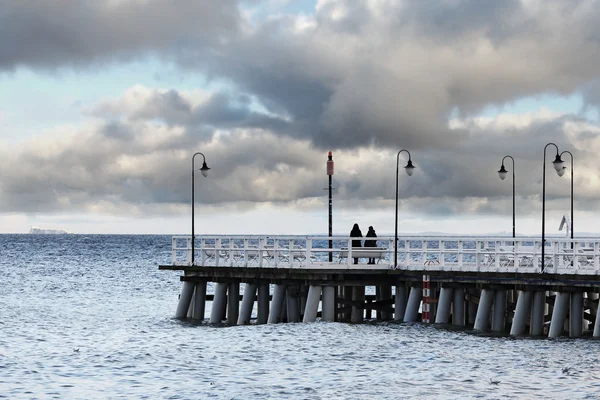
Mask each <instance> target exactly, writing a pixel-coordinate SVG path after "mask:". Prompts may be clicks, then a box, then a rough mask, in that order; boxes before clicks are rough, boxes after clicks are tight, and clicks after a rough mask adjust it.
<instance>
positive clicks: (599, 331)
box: [593, 305, 600, 337]
mask: <svg viewBox="0 0 600 400" xmlns="http://www.w3.org/2000/svg"><path fill="white" fill-rule="evenodd" d="M593 336H594V337H600V305H598V306H597V307H596V321H595V322H594V333H593Z"/></svg>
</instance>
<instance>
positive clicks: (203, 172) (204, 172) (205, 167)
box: [200, 161, 210, 178]
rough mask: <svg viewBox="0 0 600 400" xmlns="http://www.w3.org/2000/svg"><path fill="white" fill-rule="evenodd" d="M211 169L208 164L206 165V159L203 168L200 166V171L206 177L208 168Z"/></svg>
mask: <svg viewBox="0 0 600 400" xmlns="http://www.w3.org/2000/svg"><path fill="white" fill-rule="evenodd" d="M209 169H210V168H209V167H208V165H206V161H204V162H203V163H202V168H200V172H202V176H203V177H205V178H206V177H207V176H208V170H209Z"/></svg>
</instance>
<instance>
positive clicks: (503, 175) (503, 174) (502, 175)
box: [498, 164, 508, 180]
mask: <svg viewBox="0 0 600 400" xmlns="http://www.w3.org/2000/svg"><path fill="white" fill-rule="evenodd" d="M507 174H508V171H507V170H506V168H504V164H502V166H501V167H500V170H499V171H498V176H500V179H502V180H504V178H506V175H507Z"/></svg>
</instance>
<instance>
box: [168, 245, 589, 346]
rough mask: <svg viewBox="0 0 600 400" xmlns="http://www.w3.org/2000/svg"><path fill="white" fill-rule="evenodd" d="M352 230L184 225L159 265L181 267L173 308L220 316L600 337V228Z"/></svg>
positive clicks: (219, 320) (213, 319)
mask: <svg viewBox="0 0 600 400" xmlns="http://www.w3.org/2000/svg"><path fill="white" fill-rule="evenodd" d="M353 239H354V240H356V238H349V237H346V236H333V237H329V236H239V235H238V236H225V235H223V236H196V240H195V243H192V239H191V237H190V236H175V237H173V238H172V249H171V264H169V265H161V266H159V269H161V270H175V271H181V272H182V275H181V276H180V279H181V281H182V282H183V287H182V291H181V294H180V296H179V303H178V304H177V309H176V312H175V316H176V318H181V319H185V318H189V319H192V320H197V321H203V320H207V321H208V322H209V323H212V324H227V325H246V324H251V323H255V324H265V323H269V324H274V323H282V322H313V321H316V320H317V319H318V318H320V320H322V321H326V322H349V323H361V322H364V321H365V320H378V321H391V320H394V321H398V322H420V323H430V324H440V325H454V326H457V327H463V328H464V329H469V328H471V329H473V330H474V331H477V332H492V333H495V334H509V335H512V336H523V335H531V336H547V337H551V338H556V337H560V336H569V337H581V336H585V335H588V336H594V337H600V325H599V324H598V320H599V319H600V318H599V317H600V315H599V312H600V308H599V307H598V297H599V296H598V294H599V291H600V290H599V289H600V238H578V239H568V238H546V239H545V246H544V249H543V250H544V251H542V240H541V239H540V238H539V237H517V238H508V237H474V236H473V237H471V236H468V237H467V236H465V237H458V236H447V237H442V236H436V237H432V236H404V237H402V238H400V240H399V241H398V242H397V243H396V242H395V240H394V237H378V238H377V246H376V247H367V248H365V247H356V248H353V247H352V246H351V242H352V240H353ZM363 239H364V238H363ZM330 243H331V244H330ZM396 246H397V247H396ZM192 249H194V250H192ZM192 251H194V256H193V258H192ZM396 253H397V259H394V254H396ZM542 255H543V256H542ZM354 258H359V263H358V264H354ZM369 258H371V259H375V264H367V261H368V259H369ZM192 259H194V263H192ZM330 260H331V261H330ZM209 282H212V283H214V292H213V293H207V288H208V283H209ZM212 286H213V285H211V287H212ZM242 286H243V291H242V292H240V289H241V288H242ZM207 302H210V303H211V307H210V312H209V313H206V312H205V311H206V309H207V307H206V305H207ZM206 314H208V315H206ZM253 316H255V317H253Z"/></svg>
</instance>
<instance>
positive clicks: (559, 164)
mask: <svg viewBox="0 0 600 400" xmlns="http://www.w3.org/2000/svg"><path fill="white" fill-rule="evenodd" d="M552 165H554V169H555V170H556V172H557V173H559V174H560V170H561V169H562V168H563V160H562V158H560V155H559V154H558V153H557V154H556V158H555V159H554V161H552Z"/></svg>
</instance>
